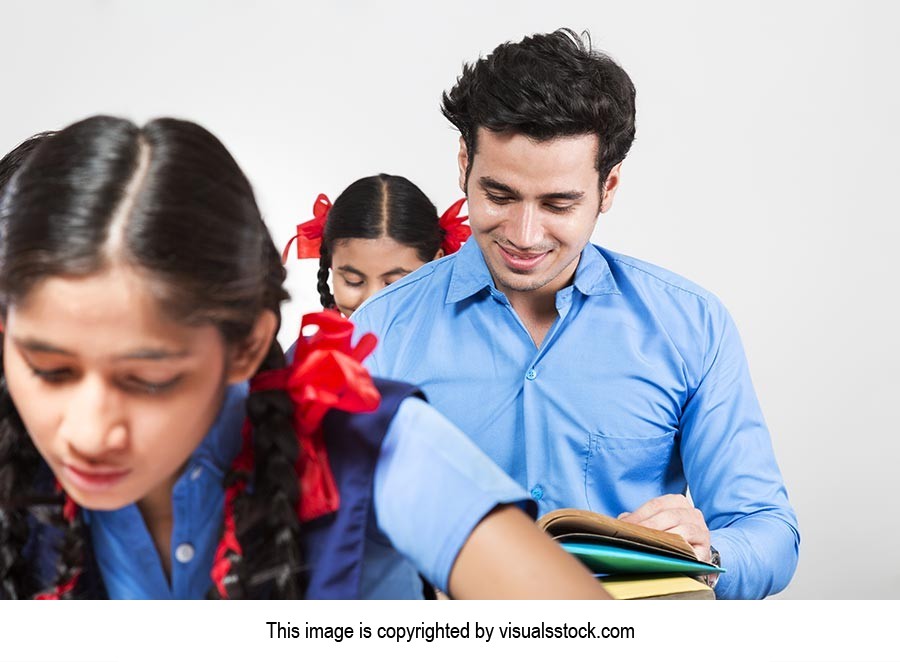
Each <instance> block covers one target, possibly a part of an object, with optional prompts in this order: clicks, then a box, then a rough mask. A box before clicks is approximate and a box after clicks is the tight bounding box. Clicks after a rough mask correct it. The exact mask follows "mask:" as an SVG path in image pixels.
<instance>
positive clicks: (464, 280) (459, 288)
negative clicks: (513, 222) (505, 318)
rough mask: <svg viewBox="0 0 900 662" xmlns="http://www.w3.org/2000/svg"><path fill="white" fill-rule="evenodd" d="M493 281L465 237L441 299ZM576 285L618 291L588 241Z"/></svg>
mask: <svg viewBox="0 0 900 662" xmlns="http://www.w3.org/2000/svg"><path fill="white" fill-rule="evenodd" d="M493 284H494V280H493V278H492V277H491V272H490V271H489V270H488V268H487V264H486V263H485V261H484V256H483V255H482V254H481V249H480V248H479V246H478V244H477V243H476V242H475V240H474V239H473V240H470V241H467V242H466V243H465V244H463V246H462V248H460V249H459V251H458V252H457V253H456V261H455V262H454V264H453V272H452V274H451V276H450V286H449V287H448V288H447V298H446V299H445V300H444V303H457V302H459V301H462V300H463V299H466V298H468V297H470V296H472V295H473V294H477V293H478V292H481V291H482V290H483V289H484V288H486V287H491V286H492V285H493ZM575 289H577V290H578V291H579V292H581V293H582V294H586V295H588V296H591V295H597V294H621V292H620V291H619V288H618V286H617V285H616V280H615V278H614V277H613V274H612V271H611V270H610V268H609V263H608V262H607V261H606V258H605V257H603V254H602V253H601V252H600V249H599V248H597V247H596V246H594V245H593V244H590V243H589V244H588V245H587V246H585V247H584V250H582V251H581V257H580V258H579V261H578V268H577V269H576V270H575Z"/></svg>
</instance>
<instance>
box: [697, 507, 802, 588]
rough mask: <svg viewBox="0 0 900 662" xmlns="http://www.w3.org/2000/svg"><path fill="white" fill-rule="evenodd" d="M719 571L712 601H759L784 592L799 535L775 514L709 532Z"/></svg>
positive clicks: (794, 562) (757, 515)
mask: <svg viewBox="0 0 900 662" xmlns="http://www.w3.org/2000/svg"><path fill="white" fill-rule="evenodd" d="M710 537H711V540H712V546H713V547H715V548H716V549H717V550H719V553H720V554H721V557H722V567H724V568H725V569H726V570H727V572H725V573H723V574H721V575H719V581H718V583H717V584H716V597H718V598H720V599H745V600H749V599H761V598H764V597H766V596H767V595H771V594H773V593H778V592H779V591H782V590H784V588H785V587H786V586H787V585H788V583H789V582H790V580H791V578H792V577H793V576H794V570H795V569H796V567H797V558H798V552H799V545H800V535H799V533H798V532H797V529H796V528H795V527H794V525H793V524H792V523H790V522H788V521H787V520H786V519H785V518H783V517H781V516H780V515H779V514H778V513H768V512H760V513H755V514H753V515H748V516H745V517H743V518H741V519H740V520H737V521H735V522H734V523H732V524H731V525H730V526H727V527H725V528H722V529H715V530H712V531H710Z"/></svg>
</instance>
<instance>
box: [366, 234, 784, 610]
mask: <svg viewBox="0 0 900 662" xmlns="http://www.w3.org/2000/svg"><path fill="white" fill-rule="evenodd" d="M556 310H557V313H558V317H557V319H556V321H555V323H554V324H553V326H552V327H551V329H550V331H549V332H548V333H547V335H546V337H545V338H544V341H543V343H542V344H541V346H540V347H535V345H534V342H533V340H532V338H531V336H530V335H529V333H528V331H527V330H526V328H525V326H524V324H523V323H522V321H521V320H520V319H519V317H518V315H517V314H516V312H515V311H514V310H513V308H512V306H511V305H510V303H509V301H508V300H507V298H506V296H505V295H504V294H503V293H502V292H500V291H499V290H498V289H497V288H496V287H495V286H494V283H493V280H492V278H491V275H490V272H489V271H488V268H487V266H486V264H485V262H484V258H483V257H482V254H481V251H480V250H479V248H478V245H477V244H476V242H474V241H470V242H468V243H467V244H465V245H464V246H463V248H462V249H461V250H460V251H459V252H458V253H456V254H455V255H451V256H449V257H446V258H444V259H441V260H438V261H436V262H431V263H429V264H426V265H425V266H423V267H422V268H421V269H419V270H418V271H416V272H414V273H413V274H411V275H409V276H407V277H406V278H403V279H401V280H399V281H397V282H396V283H394V284H393V285H392V286H390V287H388V288H386V289H385V290H382V291H381V292H380V293H378V294H377V295H375V296H374V297H372V298H371V299H369V300H368V301H367V302H366V303H365V304H364V305H363V306H362V307H361V308H360V309H359V310H358V311H357V312H356V314H355V315H354V316H353V321H354V322H355V323H356V326H357V333H358V334H361V333H364V332H366V331H372V332H374V333H375V334H376V335H377V336H378V337H379V338H380V340H381V342H380V344H379V346H378V348H377V349H376V351H375V353H374V354H373V355H372V357H371V358H370V360H369V363H368V367H369V368H370V370H371V371H372V373H373V374H375V375H379V376H383V377H386V378H390V379H397V380H402V381H407V382H412V383H415V384H418V385H419V386H420V387H421V388H422V389H423V391H424V392H425V394H426V395H427V397H428V399H429V401H430V402H431V403H432V404H433V405H434V406H435V407H436V408H437V409H438V410H440V411H441V412H442V413H444V414H445V415H446V416H447V417H448V418H449V419H450V420H451V421H453V422H454V423H456V424H457V425H458V426H459V427H460V428H461V429H462V430H463V432H465V433H466V434H467V435H468V436H469V437H471V438H472V439H473V440H474V441H475V442H476V443H477V444H478V445H480V446H481V448H483V449H484V450H485V451H486V452H487V454H488V455H489V456H490V457H491V458H492V459H493V460H494V461H495V462H497V463H498V464H499V465H500V466H501V467H502V468H503V469H504V470H505V471H506V472H507V473H509V475H510V476H512V477H513V478H514V479H515V480H516V481H517V482H518V483H519V484H520V485H522V486H523V487H525V488H526V489H528V490H529V492H530V494H531V497H532V498H533V499H535V500H536V501H537V502H538V505H539V509H540V511H541V513H542V514H543V513H546V512H548V511H550V510H553V509H555V508H563V507H574V508H586V509H590V510H595V511H598V512H602V513H606V514H609V515H613V516H615V515H618V514H619V513H622V512H624V511H633V510H635V509H636V508H637V507H638V506H640V505H641V504H643V503H644V502H646V501H647V500H649V499H651V498H653V497H656V496H659V495H661V494H669V493H685V492H686V490H687V488H688V487H690V494H691V497H692V498H693V501H694V503H695V505H696V506H697V507H698V508H699V509H700V510H701V511H702V512H703V514H704V516H705V518H706V521H707V524H708V526H709V528H710V530H711V531H712V544H713V546H714V547H716V548H717V549H718V550H719V552H720V553H721V557H722V564H723V566H724V567H726V568H727V570H728V572H727V573H726V574H724V575H721V577H720V579H719V583H718V586H717V588H716V593H717V594H718V595H719V596H720V597H742V598H750V597H763V596H765V595H768V594H770V593H773V592H777V591H779V590H781V589H782V588H784V587H785V586H786V585H787V583H788V581H789V580H790V578H791V576H792V575H793V572H794V569H795V566H796V562H797V551H798V544H799V536H798V533H797V521H796V517H795V515H794V512H793V510H792V509H791V506H790V504H789V503H788V499H787V494H786V492H785V488H784V484H783V481H782V477H781V474H780V472H779V469H778V466H777V464H776V461H775V457H774V454H773V451H772V444H771V441H770V438H769V433H768V431H767V429H766V425H765V422H764V421H763V416H762V413H761V411H760V408H759V404H758V402H757V399H756V395H755V393H754V391H753V386H752V384H751V382H750V373H749V371H748V368H747V363H746V359H745V357H744V353H743V349H742V347H741V342H740V338H739V337H738V333H737V329H736V328H735V325H734V323H733V321H732V320H731V318H730V316H729V315H728V313H727V311H726V310H725V308H724V307H723V306H722V304H721V303H720V302H719V301H718V300H717V299H716V298H715V297H714V296H713V295H711V294H710V293H709V292H706V291H705V290H703V289H701V288H699V287H698V286H696V285H694V284H693V283H691V282H689V281H687V280H685V279H684V278H681V277H679V276H677V275H675V274H672V273H670V272H668V271H665V270H663V269H660V268H659V267H655V266H653V265H650V264H647V263H644V262H640V261H638V260H634V259H632V258H628V257H625V256H621V255H617V254H615V253H612V252H611V251H606V250H604V249H602V248H599V247H597V246H594V245H591V244H588V245H587V246H586V247H585V249H584V251H583V252H582V254H581V257H580V260H579V263H578V267H577V270H576V272H575V278H574V282H573V284H572V285H570V286H568V287H565V288H563V289H562V290H560V291H559V292H558V293H557V294H556Z"/></svg>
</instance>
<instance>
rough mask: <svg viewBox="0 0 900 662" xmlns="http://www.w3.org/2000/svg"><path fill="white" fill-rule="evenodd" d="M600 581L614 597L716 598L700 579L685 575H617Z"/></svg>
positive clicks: (630, 598) (622, 598)
mask: <svg viewBox="0 0 900 662" xmlns="http://www.w3.org/2000/svg"><path fill="white" fill-rule="evenodd" d="M600 583H601V584H603V588H605V589H606V590H607V591H609V594H610V595H611V596H612V597H613V599H614V600H715V599H716V594H715V593H714V592H713V590H712V589H711V588H710V587H709V586H707V585H706V584H704V583H703V582H701V581H699V580H697V579H694V578H693V577H688V576H687V575H677V574H673V575H652V576H648V575H616V576H610V577H602V578H601V579H600Z"/></svg>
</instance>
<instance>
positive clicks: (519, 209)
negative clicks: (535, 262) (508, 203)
mask: <svg viewBox="0 0 900 662" xmlns="http://www.w3.org/2000/svg"><path fill="white" fill-rule="evenodd" d="M506 239H507V240H508V241H509V242H510V243H512V244H513V245H514V246H515V247H516V248H518V249H520V250H528V249H530V248H532V247H534V246H537V245H539V244H540V243H541V242H542V241H543V239H544V228H543V225H542V224H541V215H540V212H539V211H538V210H537V209H535V206H534V205H532V204H529V203H520V204H518V205H515V209H514V210H513V211H512V215H511V217H510V219H509V221H508V223H507V228H506Z"/></svg>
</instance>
